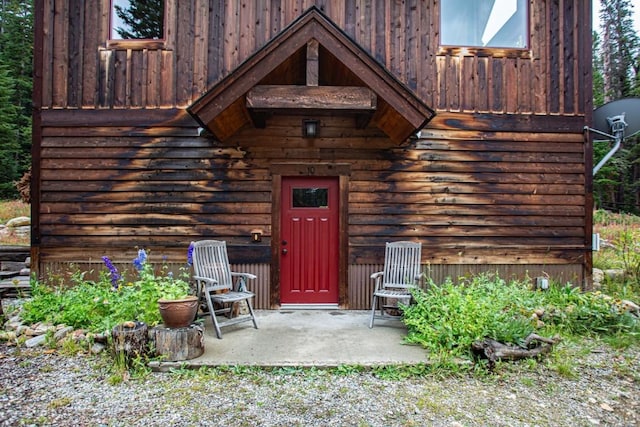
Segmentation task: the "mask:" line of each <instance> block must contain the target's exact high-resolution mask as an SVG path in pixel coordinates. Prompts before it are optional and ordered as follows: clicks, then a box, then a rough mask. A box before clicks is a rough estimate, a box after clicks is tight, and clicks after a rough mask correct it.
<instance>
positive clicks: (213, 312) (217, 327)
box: [205, 291, 222, 340]
mask: <svg viewBox="0 0 640 427" xmlns="http://www.w3.org/2000/svg"><path fill="white" fill-rule="evenodd" d="M205 294H206V297H207V306H208V307H209V314H211V323H213V327H214V328H215V330H216V336H217V337H218V339H220V340H221V339H222V332H221V331H220V325H218V320H217V319H216V310H215V307H214V306H213V301H211V296H210V295H209V292H208V291H205Z"/></svg>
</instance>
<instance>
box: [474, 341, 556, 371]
mask: <svg viewBox="0 0 640 427" xmlns="http://www.w3.org/2000/svg"><path fill="white" fill-rule="evenodd" d="M559 341H560V337H553V338H546V337H541V336H540V335H537V334H529V336H527V338H525V340H524V344H523V345H522V346H515V345H507V344H503V343H501V342H498V341H495V340H492V339H490V338H486V339H484V340H482V341H476V342H474V343H473V344H472V345H471V349H472V351H473V353H474V354H476V355H477V356H480V357H484V358H486V359H488V361H489V369H493V367H494V366H495V363H496V361H498V360H520V359H525V358H528V357H538V356H540V355H544V354H548V353H550V352H551V349H552V348H553V346H554V345H555V344H557V343H558V342H559Z"/></svg>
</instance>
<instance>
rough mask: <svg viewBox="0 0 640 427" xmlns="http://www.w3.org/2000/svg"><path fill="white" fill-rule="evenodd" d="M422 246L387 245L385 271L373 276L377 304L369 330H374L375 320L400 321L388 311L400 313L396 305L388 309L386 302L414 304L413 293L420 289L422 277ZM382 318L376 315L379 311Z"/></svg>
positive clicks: (411, 244)
mask: <svg viewBox="0 0 640 427" xmlns="http://www.w3.org/2000/svg"><path fill="white" fill-rule="evenodd" d="M421 251H422V244H421V243H416V242H391V243H387V245H386V248H385V256H384V271H378V272H376V273H373V274H372V275H371V279H373V280H375V289H374V291H373V301H372V302H371V320H370V321H369V327H370V328H373V320H374V319H398V318H400V316H392V315H390V314H388V313H386V311H387V310H391V309H397V306H396V305H384V304H382V301H385V300H387V299H394V300H396V301H400V302H402V303H404V304H408V303H409V302H410V301H411V289H412V288H415V287H417V286H418V283H419V280H420V278H421V277H422V272H421V268H420V259H421V258H420V257H421ZM377 309H379V310H380V314H376V310H377Z"/></svg>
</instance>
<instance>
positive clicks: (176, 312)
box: [158, 296, 198, 328]
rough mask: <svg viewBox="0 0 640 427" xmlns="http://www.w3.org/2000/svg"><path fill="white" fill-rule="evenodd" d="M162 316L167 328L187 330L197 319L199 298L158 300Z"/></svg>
mask: <svg viewBox="0 0 640 427" xmlns="http://www.w3.org/2000/svg"><path fill="white" fill-rule="evenodd" d="M158 308H159V309H160V316H161V317H162V322H163V323H164V326H165V327H166V328H186V327H188V326H189V325H191V323H193V321H194V320H195V318H196V313H197V312H198V297H196V296H188V297H186V298H183V299H175V300H165V299H161V300H158Z"/></svg>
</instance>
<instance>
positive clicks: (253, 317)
mask: <svg viewBox="0 0 640 427" xmlns="http://www.w3.org/2000/svg"><path fill="white" fill-rule="evenodd" d="M247 307H249V313H250V314H251V321H252V322H253V327H254V328H256V329H258V323H257V322H256V315H255V313H254V312H253V306H252V305H251V300H250V299H247Z"/></svg>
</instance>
